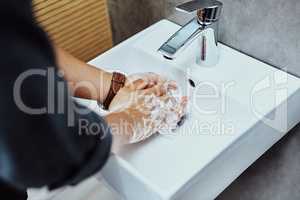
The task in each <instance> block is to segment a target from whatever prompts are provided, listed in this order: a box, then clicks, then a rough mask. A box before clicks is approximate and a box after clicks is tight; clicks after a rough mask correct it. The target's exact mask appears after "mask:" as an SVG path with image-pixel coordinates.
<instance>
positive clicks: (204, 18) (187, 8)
mask: <svg viewBox="0 0 300 200" xmlns="http://www.w3.org/2000/svg"><path fill="white" fill-rule="evenodd" d="M222 7H223V3H222V2H220V1H217V0H193V1H189V2H186V3H183V4H180V5H178V6H177V7H176V9H177V10H179V11H182V12H186V13H192V12H194V11H197V17H198V22H199V24H202V25H209V24H212V23H213V22H216V21H218V19H219V18H220V15H221V11H222Z"/></svg>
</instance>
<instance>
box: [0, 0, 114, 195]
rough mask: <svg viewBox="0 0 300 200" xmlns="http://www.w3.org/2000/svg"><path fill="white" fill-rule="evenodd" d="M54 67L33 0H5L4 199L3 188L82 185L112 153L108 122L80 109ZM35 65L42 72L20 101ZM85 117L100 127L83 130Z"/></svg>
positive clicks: (0, 131) (0, 162) (1, 77)
mask: <svg viewBox="0 0 300 200" xmlns="http://www.w3.org/2000/svg"><path fill="white" fill-rule="evenodd" d="M55 66H56V62H55V55H54V52H53V49H52V47H51V44H50V43H49V41H48V38H47V36H46V34H45V33H44V32H43V31H42V29H40V28H39V27H38V25H37V24H36V22H35V21H34V18H33V15H32V9H31V1H30V0H21V1H20V0H1V1H0V67H1V73H0V192H1V194H0V195H1V196H0V197H2V192H3V191H6V192H10V193H13V192H15V195H18V194H19V193H20V191H25V190H26V189H27V188H29V187H41V186H48V187H49V188H50V189H55V188H57V187H61V186H64V185H74V184H77V183H79V182H80V181H82V180H83V179H85V178H87V177H89V176H91V175H93V174H94V173H96V172H97V171H99V170H100V169H101V168H102V167H103V165H104V163H105V162H106V160H107V158H108V156H109V153H110V147H111V142H112V137H111V134H110V129H109V128H108V126H107V124H106V122H105V121H104V120H103V119H102V118H100V117H99V116H98V115H96V114H94V113H93V112H89V113H88V114H78V113H76V112H75V110H76V109H75V108H77V110H78V107H79V105H77V104H76V103H75V102H74V100H73V99H72V98H71V97H70V95H69V93H68V88H67V85H66V83H65V81H64V80H63V79H62V78H61V77H60V76H59V75H58V74H57V68H56V67H55ZM30 69H35V70H36V71H34V72H35V73H39V74H35V75H31V76H27V77H26V79H25V80H24V81H23V83H22V85H21V93H20V94H21V95H20V99H21V100H22V101H21V100H20V99H18V91H16V90H14V86H15V87H16V88H17V87H18V82H16V80H17V79H18V77H19V78H20V75H21V74H22V73H23V72H26V71H27V70H30ZM37 69H38V71H37ZM27 72H28V71H27ZM30 72H31V71H30ZM21 77H22V76H21ZM51 80H53V81H52V82H53V83H54V84H52V82H51ZM49 85H50V86H49ZM14 91H15V93H14ZM20 101H21V102H23V103H24V105H23V107H22V104H20ZM24 106H28V107H30V108H35V109H37V108H43V107H45V108H46V110H47V113H45V112H44V111H45V110H40V112H41V113H42V114H37V113H32V112H31V113H30V112H28V111H26V109H25V108H26V107H24ZM20 108H21V109H20ZM27 110H28V109H27ZM80 120H82V121H83V120H84V122H85V124H87V123H93V122H94V123H96V124H98V125H100V127H101V130H100V131H99V130H98V132H96V133H97V134H95V131H94V132H93V133H91V132H90V131H93V130H91V129H86V128H85V129H82V130H81V129H80V124H79V121H80ZM5 183H6V184H5ZM7 184H9V185H7ZM12 195H13V194H12Z"/></svg>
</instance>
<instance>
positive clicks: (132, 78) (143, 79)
mask: <svg viewBox="0 0 300 200" xmlns="http://www.w3.org/2000/svg"><path fill="white" fill-rule="evenodd" d="M136 81H140V83H143V84H140V85H139V87H137V88H136V89H137V90H141V89H145V88H150V87H153V86H154V85H157V84H163V83H165V82H166V79H165V78H164V77H162V76H160V75H158V74H156V73H152V72H147V73H137V74H132V75H129V76H128V77H127V80H126V83H125V86H128V87H130V86H133V84H134V83H135V82H136Z"/></svg>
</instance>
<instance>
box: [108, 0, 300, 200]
mask: <svg viewBox="0 0 300 200" xmlns="http://www.w3.org/2000/svg"><path fill="white" fill-rule="evenodd" d="M186 1H187V0H109V7H110V13H111V18H112V23H113V33H114V39H115V42H116V43H118V42H120V41H122V40H123V39H125V38H127V37H129V36H131V35H132V34H134V33H136V32H138V31H140V30H142V29H144V28H145V27H147V26H149V25H151V24H152V23H154V22H156V21H158V20H160V19H161V18H169V19H171V20H173V21H176V22H177V23H180V24H182V23H184V22H186V21H187V20H188V19H189V18H190V17H191V16H186V15H182V14H179V13H177V12H174V9H173V8H174V7H175V5H177V4H179V3H181V2H186ZM221 1H222V2H223V3H224V10H223V15H222V19H221V21H220V40H221V42H223V43H225V44H227V45H229V46H232V47H234V48H236V49H238V50H240V51H242V52H245V53H246V54H249V55H251V56H253V57H256V58H258V59H260V60H262V61H264V62H267V63H270V64H272V65H273V66H276V67H280V68H286V69H287V70H288V71H289V72H291V73H293V74H297V75H298V76H300V0H221ZM299 103H300V102H299ZM299 134H300V128H299V127H298V128H295V129H294V130H293V131H291V133H289V135H288V136H287V137H286V138H284V139H283V140H282V141H281V142H280V143H279V144H276V145H275V146H274V147H273V148H272V149H271V150H270V151H268V153H266V154H265V155H264V156H263V157H262V158H260V159H259V160H258V161H257V162H256V163H255V164H254V165H253V166H251V167H250V168H249V169H248V170H247V171H246V172H245V173H244V174H243V175H242V176H241V177H240V178H239V179H238V180H236V181H235V182H234V183H233V184H232V185H231V186H230V187H229V188H228V189H227V190H226V191H225V192H223V193H222V194H221V195H220V197H219V199H231V200H235V199H243V200H247V199H249V200H250V199H251V200H252V199H258V200H260V199H263V200H269V199H272V200H274V199H275V200H277V199H278V200H279V199H289V200H294V199H295V200H296V199H300V135H299Z"/></svg>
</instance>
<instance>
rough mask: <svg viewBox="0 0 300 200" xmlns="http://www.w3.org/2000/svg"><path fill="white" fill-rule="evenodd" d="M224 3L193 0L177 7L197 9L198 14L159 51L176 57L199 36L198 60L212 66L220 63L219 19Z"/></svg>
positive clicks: (189, 9) (215, 0)
mask: <svg viewBox="0 0 300 200" xmlns="http://www.w3.org/2000/svg"><path fill="white" fill-rule="evenodd" d="M222 7H223V4H222V3H221V2H219V1H217V0H193V1H190V2H187V3H183V4H181V5H179V6H177V7H176V9H177V10H179V11H182V12H185V13H193V12H195V11H196V13H197V16H196V17H195V18H193V19H192V20H191V21H189V22H188V23H187V24H186V25H184V26H183V27H182V28H181V29H180V30H179V31H177V32H176V33H175V34H174V35H173V36H171V37H170V38H169V39H168V41H167V42H166V43H164V44H163V45H162V46H161V47H160V48H159V50H158V51H159V52H161V53H162V54H163V56H164V57H165V58H167V59H175V58H176V57H177V56H178V54H179V53H180V52H181V51H183V50H184V49H185V48H186V47H187V46H189V44H191V43H192V42H193V41H194V40H195V39H197V38H199V41H200V42H199V51H198V53H197V54H198V55H197V56H198V58H197V60H198V62H199V64H203V65H207V66H211V65H215V64H217V63H218V60H219V48H218V20H219V18H220V15H221V10H222Z"/></svg>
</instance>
